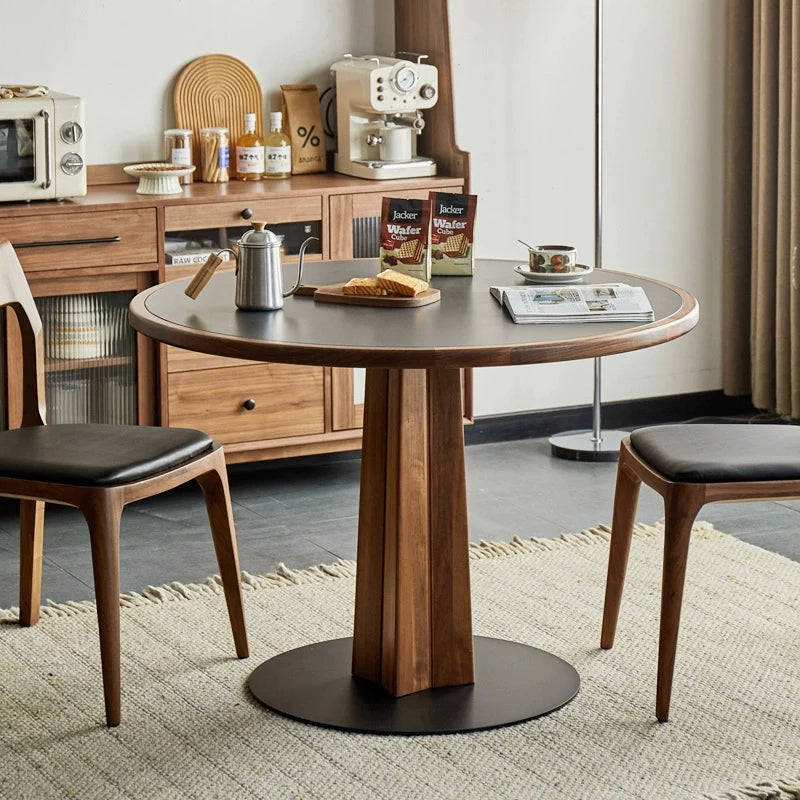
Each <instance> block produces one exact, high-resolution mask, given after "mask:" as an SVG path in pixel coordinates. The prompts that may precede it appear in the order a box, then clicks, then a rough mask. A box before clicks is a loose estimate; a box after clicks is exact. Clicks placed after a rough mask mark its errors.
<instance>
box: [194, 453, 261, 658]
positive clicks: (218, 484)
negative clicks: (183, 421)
mask: <svg viewBox="0 0 800 800" xmlns="http://www.w3.org/2000/svg"><path fill="white" fill-rule="evenodd" d="M218 462H219V463H218V464H217V466H215V468H214V469H213V470H211V471H209V472H206V473H204V474H203V475H199V476H198V477H197V482H198V483H199V484H200V488H201V489H202V490H203V494H204V495H205V498H206V509H207V511H208V521H209V523H210V525H211V537H212V539H213V541H214V550H215V552H216V554H217V564H218V565H219V572H220V575H221V577H222V588H223V590H224V592H225V603H226V604H227V606H228V617H229V619H230V622H231V631H232V632H233V643H234V646H235V647H236V655H237V656H238V657H239V658H247V657H248V656H249V655H250V649H249V647H248V645H247V629H246V627H245V620H244V601H243V598H242V580H241V573H240V572H239V555H238V553H237V549H236V534H235V532H234V527H233V512H232V510H231V498H230V492H229V489H228V474H227V471H226V469H225V460H224V456H223V455H222V453H221V452H220V456H219V460H218Z"/></svg>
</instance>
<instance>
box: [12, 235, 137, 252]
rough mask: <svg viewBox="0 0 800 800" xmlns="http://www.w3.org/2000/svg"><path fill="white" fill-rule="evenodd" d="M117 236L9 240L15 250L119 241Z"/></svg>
mask: <svg viewBox="0 0 800 800" xmlns="http://www.w3.org/2000/svg"><path fill="white" fill-rule="evenodd" d="M120 241H122V239H121V238H120V237H119V236H102V237H98V238H97V239H54V240H52V241H50V242H11V246H12V247H13V248H15V249H17V250H19V249H21V248H23V247H60V246H61V245H70V244H113V243H114V242H120Z"/></svg>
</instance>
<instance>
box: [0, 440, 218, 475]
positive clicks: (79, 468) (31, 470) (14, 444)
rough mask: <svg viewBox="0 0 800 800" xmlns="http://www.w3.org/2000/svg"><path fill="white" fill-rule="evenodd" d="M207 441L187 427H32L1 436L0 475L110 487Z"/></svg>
mask: <svg viewBox="0 0 800 800" xmlns="http://www.w3.org/2000/svg"><path fill="white" fill-rule="evenodd" d="M211 445H212V441H211V438H210V437H209V436H207V435H206V434H204V433H201V432H200V431H195V430H190V429H187V428H155V427H146V426H141V425H44V426H41V425H37V426H33V427H30V428H16V429H14V430H10V431H3V433H2V434H1V435H0V475H1V476H3V477H7V478H22V479H25V480H34V481H47V482H50V483H66V484H74V485H76V486H115V485H117V484H122V483H132V482H134V481H139V480H143V479H144V478H149V477H151V476H153V475H157V474H158V473H160V472H165V471H167V470H170V469H172V468H173V467H176V466H178V465H179V464H182V463H183V462H185V461H189V460H191V459H193V458H195V457H196V456H199V455H200V454H201V453H203V452H205V451H206V450H208V449H209V448H210V447H211Z"/></svg>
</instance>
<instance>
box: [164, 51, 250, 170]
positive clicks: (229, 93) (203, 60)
mask: <svg viewBox="0 0 800 800" xmlns="http://www.w3.org/2000/svg"><path fill="white" fill-rule="evenodd" d="M174 103H175V123H176V124H177V126H178V127H179V128H191V129H192V130H193V131H194V137H193V148H192V149H193V152H192V158H193V163H194V164H195V165H196V166H197V167H198V170H197V173H196V175H197V176H198V177H199V176H200V169H199V167H200V130H201V128H214V127H225V128H229V129H230V148H231V171H233V169H234V159H235V151H234V145H235V144H236V140H237V139H238V137H239V136H241V135H242V134H243V133H244V115H245V113H253V114H255V115H256V127H257V129H258V130H259V131H261V132H262V135H263V133H264V125H263V120H264V114H263V105H264V101H263V99H262V95H261V86H260V85H259V83H258V79H257V78H256V76H255V75H254V74H253V72H252V71H251V70H250V68H249V67H248V66H247V65H246V64H243V63H242V62H241V61H239V59H237V58H234V57H233V56H226V55H221V54H215V55H208V56H201V57H200V58H196V59H195V60H194V61H192V62H191V63H190V64H188V65H187V66H186V67H184V70H183V72H181V74H180V75H179V76H178V80H177V82H176V83H175V93H174Z"/></svg>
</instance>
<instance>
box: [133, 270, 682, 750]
mask: <svg viewBox="0 0 800 800" xmlns="http://www.w3.org/2000/svg"><path fill="white" fill-rule="evenodd" d="M516 263H517V262H514V261H504V260H483V259H477V260H476V262H475V268H474V275H473V276H471V277H465V276H447V277H444V276H434V278H433V279H432V283H431V286H432V287H434V288H437V289H439V290H440V292H441V297H440V299H439V300H438V302H435V303H431V304H429V305H424V306H419V307H413V308H386V307H368V306H363V305H344V304H337V303H329V302H325V303H323V302H317V301H315V300H314V299H313V298H312V297H311V296H301V295H294V296H291V297H288V298H287V299H286V300H285V304H284V307H283V308H282V309H279V310H276V311H240V310H237V308H236V306H235V304H234V289H235V277H234V275H233V273H231V272H227V273H218V274H216V275H214V277H212V278H211V280H210V282H209V284H208V285H207V286H206V288H205V289H204V290H203V292H202V293H201V294H200V295H199V296H198V297H197V299H191V298H190V297H188V296H187V295H186V294H185V293H184V290H185V288H186V286H187V283H188V279H186V280H176V281H170V282H168V283H164V284H161V285H158V286H154V287H152V288H150V289H147V290H145V291H144V292H142V293H140V294H139V295H137V296H136V297H135V298H134V300H133V302H132V303H131V307H130V317H131V323H132V325H133V327H134V328H136V329H137V330H138V331H140V332H141V333H143V334H146V335H147V336H150V337H152V338H154V339H156V340H158V341H161V342H165V343H167V344H170V345H174V346H176V347H181V348H185V349H188V350H195V351H200V352H203V353H211V354H215V355H221V356H228V357H234V358H242V359H251V360H261V361H270V362H282V363H290V364H306V365H317V366H329V367H354V368H355V367H365V368H366V384H365V398H364V427H363V440H362V461H361V486H360V498H359V518H358V546H357V562H356V563H357V570H356V587H355V609H354V620H353V636H352V637H347V638H342V639H333V640H330V641H323V642H314V643H310V644H308V645H305V646H303V647H300V648H297V649H294V650H290V651H288V652H284V653H281V654H279V655H277V656H274V657H272V658H270V659H268V660H267V661H265V662H263V663H262V664H260V665H259V666H258V667H257V668H256V669H255V670H254V671H253V672H252V674H251V675H250V678H249V689H250V691H251V693H252V694H253V696H254V697H255V698H256V699H258V700H259V701H261V702H262V703H264V704H265V705H266V706H267V707H269V708H271V709H273V710H274V711H278V712H280V713H282V714H285V715H287V716H290V717H293V718H295V719H300V720H304V721H307V722H313V723H317V724H321V725H325V726H330V727H335V728H340V729H346V730H356V731H363V732H372V733H401V734H421V733H450V732H463V731H470V730H480V729H485V728H493V727H499V726H502V725H508V724H512V723H516V722H522V721H524V720H528V719H532V718H534V717H538V716H541V715H543V714H547V713H549V712H551V711H554V710H555V709H557V708H560V707H561V706H563V705H564V704H566V703H568V702H569V701H570V700H572V699H573V698H574V697H575V696H576V694H577V693H578V691H579V688H580V678H579V676H578V673H577V671H576V670H575V669H574V668H573V667H572V665H570V664H569V663H567V662H566V661H565V660H563V659H562V658H560V657H558V656H556V655H554V654H552V653H549V652H547V651H544V650H542V649H539V648H537V647H535V646H533V644H532V643H527V642H525V643H522V642H512V641H507V640H503V639H497V638H492V637H486V636H473V632H472V610H471V600H470V572H469V547H468V541H469V537H468V528H467V489H466V470H465V462H464V433H463V422H464V420H463V412H462V408H463V405H462V400H463V398H462V379H461V369H463V368H470V367H496V366H512V365H523V364H538V363H544V362H555V361H566V360H573V359H583V358H594V357H597V356H608V355H612V354H615V353H624V352H628V351H632V350H638V349H641V348H645V347H650V346H652V345H657V344H661V343H664V342H667V341H670V340H672V339H675V338H677V337H679V336H681V335H683V334H685V333H687V332H688V331H690V330H691V329H692V328H693V327H694V326H695V325H696V324H697V320H698V306H697V302H696V300H695V299H694V298H693V297H692V295H691V294H689V293H688V292H686V291H685V290H683V289H680V288H678V287H675V286H671V285H669V284H667V283H664V282H662V281H658V280H654V279H652V278H644V277H640V276H636V275H632V274H627V273H623V272H615V271H612V270H608V269H603V270H596V271H594V272H593V273H591V274H589V275H586V276H585V277H583V278H582V283H583V284H609V283H626V284H630V285H635V286H641V287H642V288H643V289H644V290H645V293H646V295H647V298H648V299H649V301H650V304H651V306H652V307H653V311H654V320H653V321H652V322H646V323H642V322H634V323H632V322H597V321H591V322H573V323H569V322H563V323H561V322H559V323H548V324H515V323H514V322H513V321H512V320H511V318H510V316H509V315H508V312H507V311H506V310H505V309H504V308H503V307H501V305H500V303H498V301H497V300H496V299H494V298H493V297H492V296H491V294H490V292H489V288H490V287H491V286H513V285H521V284H523V283H524V278H522V277H520V275H519V274H517V273H516V272H515V271H514V270H513V267H514V266H515V264H516ZM382 266H383V265H381V264H380V263H379V262H378V260H377V259H359V260H356V261H321V262H314V263H306V266H305V271H304V276H303V281H304V284H306V285H318V286H327V285H334V284H340V283H343V282H345V281H347V280H348V279H350V278H353V277H366V276H372V275H375V274H376V273H377V272H378V271H380V269H381V267H382ZM294 269H296V267H294V266H290V270H292V271H293V270H294ZM290 277H291V276H290V274H289V273H288V272H287V275H286V276H285V278H286V279H287V281H288V279H289V278H290ZM287 285H290V284H288V283H287ZM209 390H210V391H213V387H209ZM524 526H525V521H524V520H520V527H521V528H524ZM531 533H533V534H535V531H532V532H531ZM477 535H478V537H479V536H480V531H478V532H477ZM535 580H536V576H535V575H534V574H532V575H531V583H532V584H533V583H534V582H535ZM509 602H513V598H509ZM564 613H569V609H566V608H565V609H564ZM599 613H600V612H599V609H598V614H599ZM598 625H599V622H598Z"/></svg>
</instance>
